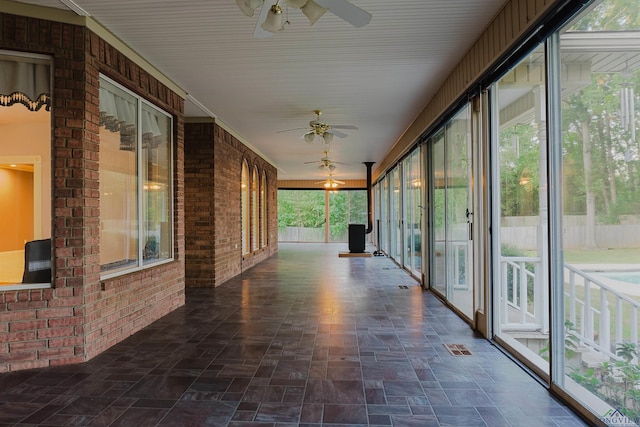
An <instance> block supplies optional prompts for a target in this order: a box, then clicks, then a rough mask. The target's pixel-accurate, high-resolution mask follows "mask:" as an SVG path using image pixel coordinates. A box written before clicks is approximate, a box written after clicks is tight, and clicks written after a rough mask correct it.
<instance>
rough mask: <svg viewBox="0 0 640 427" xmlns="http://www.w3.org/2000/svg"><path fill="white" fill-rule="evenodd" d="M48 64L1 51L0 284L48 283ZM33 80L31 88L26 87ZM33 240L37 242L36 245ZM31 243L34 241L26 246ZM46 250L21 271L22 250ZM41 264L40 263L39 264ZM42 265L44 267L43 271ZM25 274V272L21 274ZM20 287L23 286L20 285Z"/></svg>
mask: <svg viewBox="0 0 640 427" xmlns="http://www.w3.org/2000/svg"><path fill="white" fill-rule="evenodd" d="M49 63H50V60H49V58H48V57H45V56H41V55H27V54H22V53H16V52H8V51H0V76H2V79H1V81H0V235H1V236H2V239H0V284H2V285H5V286H3V290H9V289H11V288H9V287H8V286H10V285H14V284H15V285H17V284H20V286H25V284H26V283H29V284H30V285H31V286H34V284H38V285H35V287H43V286H50V284H51V270H50V264H51V256H50V255H49V253H48V249H50V248H51V241H50V237H51V182H52V181H51V176H52V174H51V113H50V111H49V108H50V105H51V96H50V92H51V91H50V75H49V74H50V65H49ZM27 82H32V83H33V84H32V85H28V84H26V83H27ZM35 241H37V243H36V242H35ZM30 242H34V243H30ZM34 245H37V246H41V245H43V246H44V247H45V251H46V252H43V254H44V256H45V257H47V258H48V259H46V260H43V259H41V258H40V257H38V259H37V260H35V259H33V258H31V259H32V260H33V261H35V262H33V263H32V267H35V268H32V269H31V270H33V272H35V273H37V274H29V271H28V269H25V268H24V267H25V263H24V260H25V252H27V255H29V253H31V250H30V248H31V247H33V246H34ZM42 261H44V262H42ZM42 267H44V268H42ZM25 273H27V274H25ZM23 283H24V284H23Z"/></svg>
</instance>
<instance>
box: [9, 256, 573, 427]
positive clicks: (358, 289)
mask: <svg viewBox="0 0 640 427" xmlns="http://www.w3.org/2000/svg"><path fill="white" fill-rule="evenodd" d="M344 250H346V245H324V244H311V245H294V244H283V245H281V246H280V252H279V254H278V255H277V256H274V257H273V258H271V259H269V260H267V261H265V262H263V263H262V264H260V265H258V266H256V267H254V268H253V269H251V270H249V271H247V272H245V273H244V274H243V275H242V276H239V277H237V278H235V279H233V280H231V281H229V282H227V283H225V284H223V285H222V286H220V287H218V288H216V289H188V290H187V303H186V305H185V306H184V307H182V308H180V309H178V310H176V311H175V312H173V313H171V314H170V315H168V316H166V317H164V318H162V319H160V320H158V321H157V322H155V323H153V324H152V325H150V326H149V327H147V328H145V329H144V330H142V331H141V332H139V333H137V334H136V335H134V336H132V337H130V338H129V339H127V340H126V341H124V342H122V343H120V344H118V345H116V346H114V347H113V348H111V349H110V350H108V351H107V352H105V353H103V354H102V355H100V356H99V357H97V358H95V359H93V360H91V361H89V362H87V363H84V364H81V365H74V366H66V367H57V368H47V369H38V370H32V371H23V372H15V373H8V374H3V375H0V425H20V426H29V425H39V426H62V425H65V426H78V425H91V426H135V427H143V426H172V427H174V426H237V427H240V426H246V427H249V426H265V427H266V426H274V427H275V426H278V427H289V426H316V427H319V426H334V427H335V426H374V425H375V426H392V425H393V426H403V427H410V426H420V427H426V426H461V427H468V426H491V427H497V426H526V427H534V426H545V427H548V426H564V427H567V426H583V425H586V424H584V423H583V422H581V421H580V420H579V419H578V418H577V417H576V416H575V415H573V414H572V412H571V411H570V410H568V409H567V408H566V407H565V406H563V405H561V404H560V403H558V402H557V401H556V400H554V398H553V397H552V396H551V395H550V394H549V393H548V392H547V391H546V390H545V389H544V388H543V387H542V386H540V385H539V384H538V383H537V382H536V381H535V380H534V379H532V378H531V377H530V376H528V375H527V374H526V373H525V372H524V371H523V370H522V369H520V368H519V367H517V366H516V365H515V364H514V363H513V362H511V361H510V360H509V359H508V358H507V357H505V356H504V355H503V354H502V353H501V352H499V351H498V350H497V349H496V348H495V347H493V346H492V345H491V344H490V343H489V342H488V341H486V340H484V339H481V338H477V337H474V335H473V333H472V331H471V330H470V329H469V327H468V326H467V325H466V324H465V323H464V322H462V321H461V320H460V319H459V318H458V317H457V316H456V315H455V314H453V313H452V312H451V311H449V310H448V309H447V308H446V307H445V306H443V305H442V304H441V303H440V302H439V301H438V300H437V299H436V298H434V297H433V296H432V295H431V294H430V293H428V292H423V291H422V290H421V289H420V288H419V287H418V286H417V283H416V282H415V281H414V280H413V279H411V278H410V277H409V276H407V275H406V274H405V273H404V272H403V271H402V270H401V269H399V268H397V267H396V266H395V264H394V263H393V262H392V261H391V260H389V259H387V258H384V257H374V258H338V253H339V251H344ZM403 287H406V289H405V288H403ZM445 343H457V344H465V345H466V347H467V348H468V349H470V350H471V351H472V353H473V354H472V355H470V356H455V357H454V356H452V355H451V354H450V353H449V352H448V351H447V350H446V349H445V347H444V346H443V344H445Z"/></svg>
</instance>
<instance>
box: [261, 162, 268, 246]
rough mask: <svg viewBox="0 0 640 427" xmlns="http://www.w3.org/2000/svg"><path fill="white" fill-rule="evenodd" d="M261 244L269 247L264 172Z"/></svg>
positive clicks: (263, 177)
mask: <svg viewBox="0 0 640 427" xmlns="http://www.w3.org/2000/svg"><path fill="white" fill-rule="evenodd" d="M260 243H261V245H262V247H263V248H264V247H265V246H267V174H266V173H265V172H262V181H261V182H260Z"/></svg>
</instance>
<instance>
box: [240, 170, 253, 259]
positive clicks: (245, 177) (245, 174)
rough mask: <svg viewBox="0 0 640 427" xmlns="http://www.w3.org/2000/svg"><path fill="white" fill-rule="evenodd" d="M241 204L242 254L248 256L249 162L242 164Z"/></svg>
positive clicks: (249, 230)
mask: <svg viewBox="0 0 640 427" xmlns="http://www.w3.org/2000/svg"><path fill="white" fill-rule="evenodd" d="M240 191H241V196H240V197H241V204H242V213H241V217H242V253H243V254H248V253H249V252H250V250H249V240H250V239H249V234H250V232H251V229H250V228H249V216H250V215H249V165H247V161H246V160H245V161H243V162H242V177H241V183H240Z"/></svg>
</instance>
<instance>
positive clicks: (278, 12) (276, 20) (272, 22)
mask: <svg viewBox="0 0 640 427" xmlns="http://www.w3.org/2000/svg"><path fill="white" fill-rule="evenodd" d="M262 29H263V30H265V31H269V32H270V33H275V32H278V31H282V30H283V29H284V27H283V24H282V8H281V7H280V5H278V3H276V4H274V5H273V6H271V9H270V10H269V12H268V13H267V17H266V18H265V20H264V22H263V23H262Z"/></svg>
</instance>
